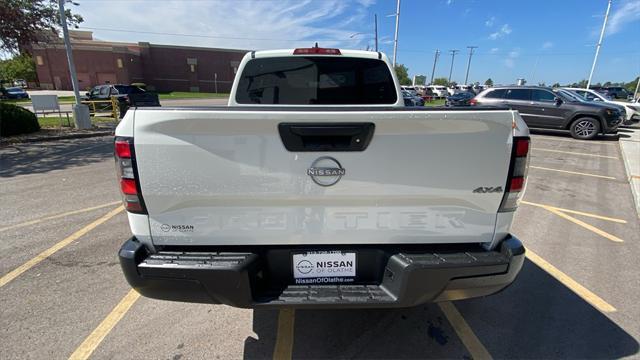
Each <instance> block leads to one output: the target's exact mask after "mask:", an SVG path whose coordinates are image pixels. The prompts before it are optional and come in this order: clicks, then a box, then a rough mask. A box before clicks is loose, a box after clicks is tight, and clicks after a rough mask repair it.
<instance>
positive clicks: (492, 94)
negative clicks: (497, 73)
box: [484, 89, 507, 99]
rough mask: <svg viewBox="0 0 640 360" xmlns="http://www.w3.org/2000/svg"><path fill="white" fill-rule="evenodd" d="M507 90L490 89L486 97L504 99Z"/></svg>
mask: <svg viewBox="0 0 640 360" xmlns="http://www.w3.org/2000/svg"><path fill="white" fill-rule="evenodd" d="M506 92H507V90H505V89H497V90H493V91H489V92H488V93H487V94H486V95H485V96H484V97H486V98H489V99H502V98H504V94H505V93H506Z"/></svg>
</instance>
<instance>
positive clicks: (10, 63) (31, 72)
mask: <svg viewBox="0 0 640 360" xmlns="http://www.w3.org/2000/svg"><path fill="white" fill-rule="evenodd" d="M0 79H3V80H15V79H24V80H27V81H35V80H36V65H35V64H34V62H33V59H32V58H31V56H29V55H28V54H23V55H16V56H14V57H13V58H12V59H8V60H0Z"/></svg>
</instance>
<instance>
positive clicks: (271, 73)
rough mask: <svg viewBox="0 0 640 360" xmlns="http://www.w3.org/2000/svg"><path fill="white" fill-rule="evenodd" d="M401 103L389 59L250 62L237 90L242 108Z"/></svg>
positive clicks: (327, 58) (320, 58)
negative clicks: (263, 105)
mask: <svg viewBox="0 0 640 360" xmlns="http://www.w3.org/2000/svg"><path fill="white" fill-rule="evenodd" d="M396 100H397V97H396V88H395V84H394V82H393V78H392V76H391V73H390V72H389V68H388V66H387V64H386V63H385V62H384V61H382V60H376V59H362V58H349V57H341V56H336V57H318V56H316V57H314V56H308V57H307V56H295V57H280V58H264V59H254V60H250V61H248V62H247V64H246V65H245V67H244V70H243V72H242V74H241V75H240V80H239V82H238V89H237V90H236V102H237V103H239V104H282V105H374V104H394V103H395V102H396Z"/></svg>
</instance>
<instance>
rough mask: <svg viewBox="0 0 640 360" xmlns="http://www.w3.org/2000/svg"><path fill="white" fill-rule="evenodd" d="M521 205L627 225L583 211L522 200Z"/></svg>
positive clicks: (620, 220)
mask: <svg viewBox="0 0 640 360" xmlns="http://www.w3.org/2000/svg"><path fill="white" fill-rule="evenodd" d="M521 203H522V204H526V205H531V206H537V207H541V208H543V209H546V208H551V209H555V210H559V211H562V212H566V213H569V214H576V215H582V216H586V217H590V218H594V219H600V220H606V221H611V222H615V223H619V224H626V223H627V221H626V220H623V219H616V218H611V217H606V216H601V215H596V214H592V213H588V212H583V211H576V210H569V209H563V208H559V207H556V206H552V205H545V204H538V203H534V202H530V201H524V200H522V201H521Z"/></svg>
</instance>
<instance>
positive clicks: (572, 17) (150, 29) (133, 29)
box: [71, 0, 640, 85]
mask: <svg viewBox="0 0 640 360" xmlns="http://www.w3.org/2000/svg"><path fill="white" fill-rule="evenodd" d="M75 2H76V3H78V4H79V5H78V6H72V7H71V8H72V11H75V12H77V13H79V14H81V15H82V16H83V17H84V19H85V21H84V23H83V24H82V25H81V29H86V30H92V31H93V32H94V38H97V39H101V40H109V41H126V42H138V41H147V42H151V43H156V44H172V45H187V46H203V47H217V48H235V49H248V50H261V49H275V48H295V47H310V46H312V45H313V44H314V42H316V41H317V42H318V43H319V45H320V46H321V47H340V48H350V49H366V48H367V47H369V48H373V47H374V14H377V15H378V37H379V41H378V45H379V49H380V50H381V51H383V52H385V53H386V54H387V55H388V56H389V58H391V57H392V56H393V38H394V30H395V16H394V15H393V14H394V13H395V11H396V1H395V0H180V1H172V0H75ZM606 8H607V0H531V1H524V0H517V1H515V0H402V2H401V8H400V26H399V36H398V54H397V62H398V63H401V64H404V65H406V66H407V67H408V68H409V74H410V76H413V75H426V76H427V78H430V77H431V70H432V66H433V62H434V54H435V51H436V49H439V50H440V51H441V54H440V58H439V61H438V63H437V66H436V71H435V77H448V75H449V70H450V66H451V55H450V53H449V50H452V49H457V50H460V52H459V53H458V54H457V55H456V57H455V61H454V63H453V66H454V67H453V73H452V80H453V81H457V82H459V83H463V82H464V77H465V71H466V66H467V61H468V56H469V55H468V53H469V49H468V48H467V46H477V47H478V48H477V49H476V50H475V53H474V55H473V57H472V62H471V69H470V75H469V82H476V81H479V82H481V83H484V81H485V80H486V79H487V78H491V79H492V80H493V81H494V83H496V84H511V83H514V82H515V81H516V79H518V78H525V79H526V80H527V82H528V83H529V84H538V83H541V82H544V83H546V84H547V85H551V84H553V83H555V82H559V83H561V84H566V83H572V82H577V81H580V80H581V79H586V78H588V76H589V71H590V69H591V64H592V62H593V56H594V53H595V48H596V46H595V45H596V43H597V42H598V38H599V35H600V30H601V27H602V22H603V20H604V14H605V11H606ZM638 75H640V0H613V4H612V6H611V12H610V15H609V20H608V25H607V28H606V31H605V37H604V40H603V44H602V47H601V50H600V56H599V58H598V63H597V66H596V69H595V72H594V75H593V82H594V83H596V82H605V81H612V82H620V81H625V82H628V81H631V80H632V79H634V78H635V77H636V76H638Z"/></svg>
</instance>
